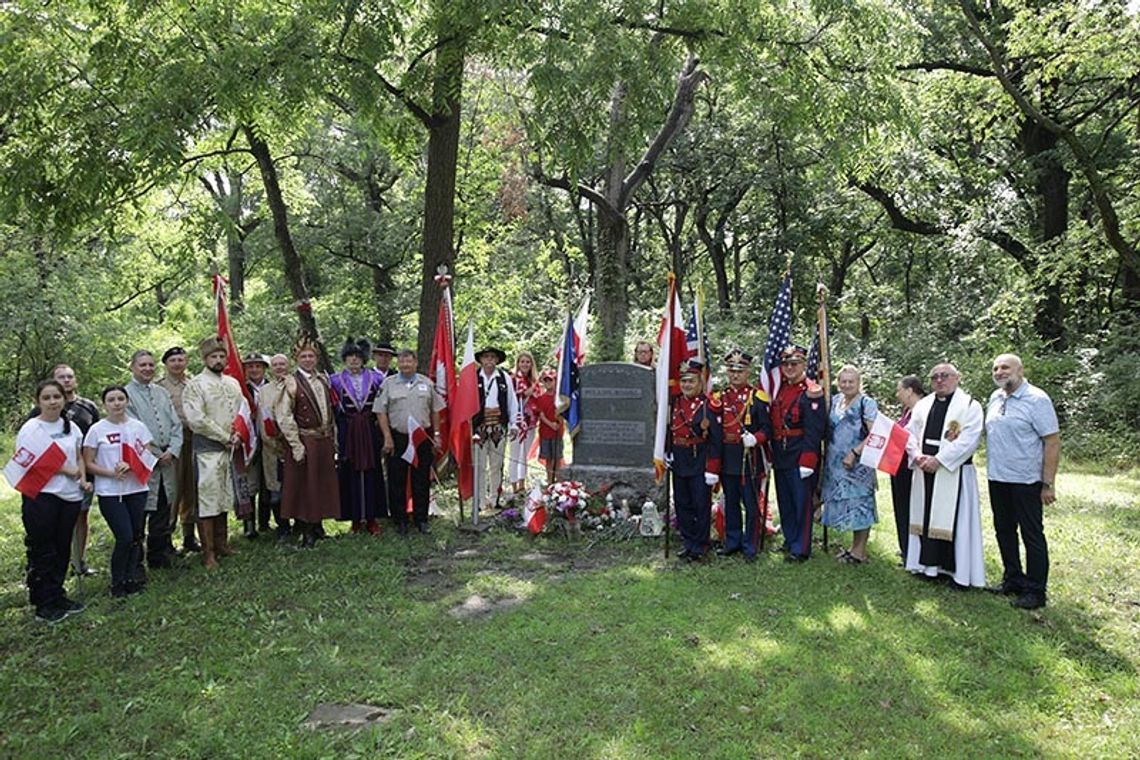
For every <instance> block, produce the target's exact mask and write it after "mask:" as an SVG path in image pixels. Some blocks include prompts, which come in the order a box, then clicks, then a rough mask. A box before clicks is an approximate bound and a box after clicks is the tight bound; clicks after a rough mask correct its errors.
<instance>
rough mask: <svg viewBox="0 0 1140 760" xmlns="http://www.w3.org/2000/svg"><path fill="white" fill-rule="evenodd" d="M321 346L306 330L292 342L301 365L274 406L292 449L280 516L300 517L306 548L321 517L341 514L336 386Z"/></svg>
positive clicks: (298, 528) (314, 538)
mask: <svg viewBox="0 0 1140 760" xmlns="http://www.w3.org/2000/svg"><path fill="white" fill-rule="evenodd" d="M319 352H320V347H319V346H318V344H317V342H316V341H314V340H313V339H312V338H309V337H307V336H305V337H302V338H301V339H300V340H299V341H297V343H296V345H294V346H293V357H294V358H295V359H296V361H297V369H296V371H295V372H294V373H293V374H292V375H287V376H286V377H285V387H284V388H283V389H282V393H281V395H280V396H279V397H278V399H277V403H276V405H275V407H274V410H273V411H274V417H275V418H276V419H277V426H278V428H279V429H280V430H281V435H282V437H283V439H284V441H285V443H286V444H287V446H288V449H289V453H288V455H287V456H286V457H285V468H284V469H285V472H284V476H285V477H284V480H283V482H282V484H281V486H282V488H281V516H282V517H284V518H286V519H290V520H295V521H296V523H295V531H296V532H299V533H300V534H301V548H302V549H311V548H313V547H314V546H316V543H317V538H318V537H319V536H320V535H321V531H322V528H321V521H322V520H327V519H336V517H337V516H338V515H339V514H340V486H339V483H338V480H337V475H336V427H335V425H334V420H333V406H334V403H333V397H332V387H331V386H330V385H329V379H328V376H327V375H325V374H324V373H323V372H318V371H317V356H318V355H319Z"/></svg>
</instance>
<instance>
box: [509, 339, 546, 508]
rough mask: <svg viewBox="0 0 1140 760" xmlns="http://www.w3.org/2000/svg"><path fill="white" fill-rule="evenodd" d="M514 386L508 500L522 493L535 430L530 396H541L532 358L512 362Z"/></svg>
mask: <svg viewBox="0 0 1140 760" xmlns="http://www.w3.org/2000/svg"><path fill="white" fill-rule="evenodd" d="M511 379H512V380H514V383H515V396H516V397H517V398H518V400H519V412H518V420H517V421H516V422H517V424H518V435H516V436H515V437H514V438H513V439H512V440H511V453H510V461H509V462H507V473H508V475H509V477H510V481H511V497H510V498H511V499H512V500H514V499H516V498H518V497H519V496H520V495H521V494H522V493H523V491H524V490H525V489H526V463H527V457H528V456H529V455H530V447H531V445H532V444H533V443H534V436H535V433H536V432H537V429H538V424H537V416H536V412H535V408H534V396H535V394H536V393H541V392H542V388H541V387H540V386H539V384H538V370H537V368H536V367H535V366H534V355H533V354H531V353H530V351H520V352H519V355H518V357H517V358H516V359H515V371H514V372H512V373H511Z"/></svg>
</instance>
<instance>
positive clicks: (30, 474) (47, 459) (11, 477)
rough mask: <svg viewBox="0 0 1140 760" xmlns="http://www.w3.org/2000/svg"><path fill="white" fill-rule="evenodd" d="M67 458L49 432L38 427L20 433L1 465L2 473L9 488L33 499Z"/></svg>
mask: <svg viewBox="0 0 1140 760" xmlns="http://www.w3.org/2000/svg"><path fill="white" fill-rule="evenodd" d="M66 461H67V453H66V452H65V451H64V450H63V449H62V448H60V445H59V444H58V443H56V442H55V441H53V440H52V438H51V436H50V435H48V434H47V433H45V432H44V431H43V430H41V429H39V428H38V427H37V428H36V429H35V430H34V431H32V432H31V434H30V435H27V436H25V437H24V440H23V445H21V446H20V447H19V448H18V449H16V453H15V454H13V455H12V461H10V462H8V464H7V465H5V467H4V477H6V478H8V482H9V483H11V484H12V488H15V489H16V490H17V491H19V492H20V493H22V494H23V495H24V496H27V497H28V498H29V499H34V498H36V497H37V496H39V495H40V491H42V490H43V489H44V486H46V485H47V483H48V481H49V480H51V479H52V477H54V476H55V474H56V473H57V472H59V468H60V467H62V466H63V464H64V462H66Z"/></svg>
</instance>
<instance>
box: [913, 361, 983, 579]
mask: <svg viewBox="0 0 1140 760" xmlns="http://www.w3.org/2000/svg"><path fill="white" fill-rule="evenodd" d="M958 381H959V374H958V370H957V369H956V368H955V367H954V365H953V364H947V363H943V364H939V365H937V366H936V367H935V368H934V369H933V370H931V372H930V384H931V387H932V388H933V389H934V392H933V393H931V394H929V395H927V396H926V397H925V398H924V399H922V400H921V401H919V402H918V403H917V404H915V406H914V411H913V412H912V413H911V418H910V422H909V423H908V424H907V432H909V433H910V440H909V441H908V443H907V454H908V455H910V456H911V457H913V465H912V468H913V478H912V480H911V493H910V543H909V544H908V545H907V552H906V569H907V570H908V571H910V572H911V573H914V574H916V575H921V576H923V577H926V578H931V579H933V578H937V577H938V576H939V575H940V574H941V575H945V576H947V584H948V585H949V587H950V588H952V589H956V590H959V591H964V590H966V589H968V588H970V587H971V586H975V587H979V588H980V587H983V586H985V585H986V568H985V563H984V562H983V558H982V518H981V513H980V507H979V503H978V475H977V471H976V470H975V469H974V459H973V456H974V452H975V451H976V450H977V448H978V443H979V442H980V441H981V439H982V407H981V404H979V403H978V402H977V401H975V400H974V399H973V397H971V396H970V394H968V393H966V392H965V391H964V390H962V389H961V388H959V387H958Z"/></svg>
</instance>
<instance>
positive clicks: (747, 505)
mask: <svg viewBox="0 0 1140 760" xmlns="http://www.w3.org/2000/svg"><path fill="white" fill-rule="evenodd" d="M724 366H725V368H726V369H727V370H728V387H727V388H725V389H724V390H723V391H721V392H720V393H719V394H717V396H716V400H717V401H718V402H719V404H720V408H721V424H722V426H723V430H724V453H723V455H722V457H721V488H723V489H724V546H723V547H721V548H720V550H719V551H718V553H719V554H721V555H723V556H729V555H731V554H737V553H743V555H744V561H745V562H752V561H754V560H755V559H756V547H757V545H758V544H759V542H760V531H761V530H764V526H763V525H761V524H760V519H759V518H760V507H759V494H760V489H761V488H763V483H764V481H763V479H764V467H763V463H762V462H761V461H760V455H759V454H760V452H759V450H758V448H757V447H758V446H763V445H764V444H765V443H767V441H768V438H769V437H770V436H771V433H772V421H771V419H770V417H769V412H768V396H767V394H765V393H764V391H762V390H760V389H758V388H753V387H752V386H751V385H750V384H749V382H748V379H749V378H748V373H749V371H750V370H751V369H752V357H751V356H750V355H748V354H746V353H744V352H743V351H741V350H740V349H737V350H735V351H733V352H732V353H730V354H729V355H728V356H726V357H725V358H724ZM741 501H743V503H744V520H743V525H742V524H741V523H742V521H741V517H740V505H741Z"/></svg>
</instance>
